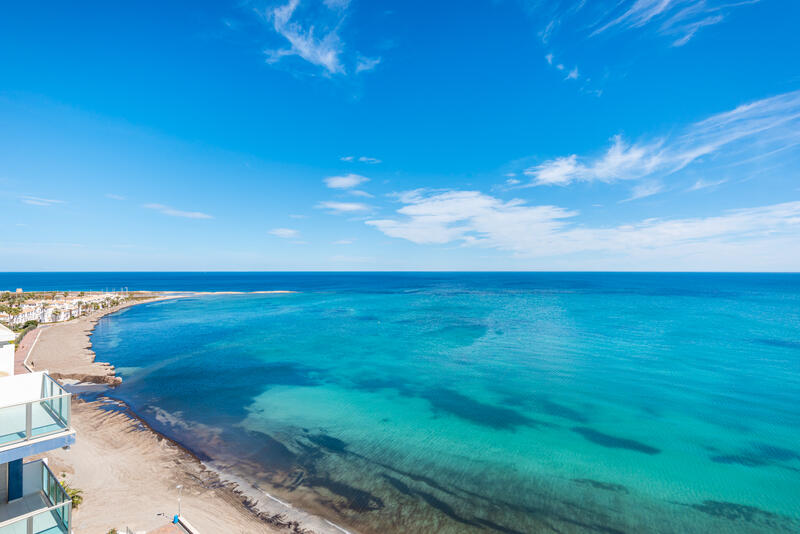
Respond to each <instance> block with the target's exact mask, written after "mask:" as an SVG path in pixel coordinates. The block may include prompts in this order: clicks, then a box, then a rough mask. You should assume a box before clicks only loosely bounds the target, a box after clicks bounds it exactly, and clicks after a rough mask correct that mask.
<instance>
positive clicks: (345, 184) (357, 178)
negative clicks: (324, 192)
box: [323, 174, 369, 189]
mask: <svg viewBox="0 0 800 534" xmlns="http://www.w3.org/2000/svg"><path fill="white" fill-rule="evenodd" d="M323 181H324V182H325V185H326V186H328V187H329V188H331V189H350V188H352V187H356V186H358V185H360V184H363V183H364V182H369V178H367V177H366V176H361V175H360V174H345V175H342V176H329V177H327V178H325V179H324V180H323Z"/></svg>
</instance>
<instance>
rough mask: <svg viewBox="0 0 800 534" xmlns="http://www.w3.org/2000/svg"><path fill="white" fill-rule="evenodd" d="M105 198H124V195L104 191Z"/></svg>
mask: <svg viewBox="0 0 800 534" xmlns="http://www.w3.org/2000/svg"><path fill="white" fill-rule="evenodd" d="M106 198H110V199H111V200H125V197H123V196H122V195H115V194H114V193H106Z"/></svg>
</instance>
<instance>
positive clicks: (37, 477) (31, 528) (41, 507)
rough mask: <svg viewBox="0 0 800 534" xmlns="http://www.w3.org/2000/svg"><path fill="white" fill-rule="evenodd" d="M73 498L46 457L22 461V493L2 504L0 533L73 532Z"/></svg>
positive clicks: (65, 533) (59, 533) (66, 533)
mask: <svg viewBox="0 0 800 534" xmlns="http://www.w3.org/2000/svg"><path fill="white" fill-rule="evenodd" d="M71 514H72V500H71V499H70V498H69V495H67V492H66V491H64V488H63V487H61V484H59V483H58V479H57V478H56V476H55V475H54V474H53V472H52V471H50V468H48V467H47V464H46V463H44V462H43V461H42V460H36V461H35V462H29V463H26V464H23V465H22V497H21V498H19V499H15V500H13V501H11V502H9V503H3V504H0V534H69V531H70V530H69V526H70V519H71Z"/></svg>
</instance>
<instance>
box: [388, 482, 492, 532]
mask: <svg viewBox="0 0 800 534" xmlns="http://www.w3.org/2000/svg"><path fill="white" fill-rule="evenodd" d="M383 478H385V479H386V481H387V482H389V484H391V485H392V487H394V488H395V489H397V490H398V491H399V492H400V493H403V494H405V495H409V496H416V497H419V498H421V499H422V500H423V501H425V502H426V503H427V504H428V506H430V507H431V508H435V509H436V510H439V511H440V512H441V513H443V514H444V515H446V516H447V517H449V518H450V519H452V520H453V521H457V522H459V523H463V524H465V525H470V526H478V523H476V522H475V521H472V520H470V519H467V518H465V517H462V516H460V515H459V514H458V513H457V512H456V511H455V510H454V509H453V507H452V506H450V505H449V504H447V503H446V502H444V501H442V500H440V499H438V498H436V497H435V496H433V495H432V494H431V493H428V492H425V491H420V490H416V489H412V488H411V487H409V486H408V485H406V484H405V483H403V482H402V481H400V480H398V479H396V478H394V477H390V476H389V475H383Z"/></svg>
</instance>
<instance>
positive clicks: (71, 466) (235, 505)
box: [18, 296, 342, 534]
mask: <svg viewBox="0 0 800 534" xmlns="http://www.w3.org/2000/svg"><path fill="white" fill-rule="evenodd" d="M167 298H178V297H176V296H159V297H154V298H151V299H148V301H153V300H157V299H167ZM140 302H143V301H141V300H140V301H137V302H133V303H126V304H123V305H121V306H118V307H116V308H113V309H109V310H102V311H101V312H96V313H95V314H93V315H91V316H87V317H81V318H79V319H75V320H72V321H68V322H65V323H59V324H54V325H49V326H43V327H40V328H39V329H37V330H36V331H34V332H31V333H29V334H28V336H26V339H25V340H24V342H23V343H22V344H21V347H20V351H19V353H18V359H20V360H21V359H24V358H25V356H27V357H28V364H29V365H30V366H31V367H33V368H34V370H44V369H47V370H49V372H50V374H51V375H52V376H54V377H56V378H59V379H61V380H64V381H66V382H68V383H70V382H71V383H75V382H81V383H84V384H85V383H91V384H98V385H97V386H95V387H98V388H101V387H104V386H110V387H113V385H114V384H116V383H117V382H118V381H119V379H118V378H117V377H115V376H114V368H113V366H112V365H110V364H108V363H103V362H95V361H94V353H93V352H92V350H91V342H90V339H89V336H90V334H91V331H92V329H93V328H94V325H95V324H96V323H97V321H98V320H99V319H100V318H101V317H102V316H104V315H107V314H109V313H114V312H116V311H119V310H120V309H122V308H124V307H126V306H130V305H134V304H137V303H140ZM31 347H33V348H32V350H31ZM29 351H30V354H28V352H29ZM112 391H113V390H112ZM72 426H73V427H74V428H75V430H76V431H77V435H78V439H77V442H76V444H75V445H74V446H72V447H71V448H70V450H67V451H64V450H56V451H50V452H48V453H47V454H46V456H47V457H48V458H49V462H50V464H51V466H52V468H53V471H54V472H55V473H57V474H58V475H61V474H62V473H63V474H65V477H64V479H63V480H64V481H65V482H66V483H67V484H68V485H69V486H71V487H73V488H78V489H80V490H82V491H83V498H84V499H83V503H82V504H81V505H80V506H79V507H78V509H77V510H74V511H73V523H74V525H73V529H74V532H75V534H96V533H105V532H108V530H109V529H111V528H116V529H118V530H119V531H121V532H124V531H125V530H124V529H125V528H130V529H131V531H132V532H134V533H140V532H142V533H144V532H150V531H152V530H154V529H157V528H160V527H162V526H164V525H167V524H168V523H169V521H170V519H171V518H172V516H173V515H174V514H175V513H177V508H178V493H179V490H178V489H177V488H176V487H177V486H178V485H182V486H183V490H182V501H181V509H182V514H183V515H184V516H185V517H187V519H189V521H190V522H191V523H192V525H194V526H195V527H196V528H197V529H198V530H199V531H200V532H203V533H204V534H206V533H256V532H264V533H280V532H304V533H311V532H339V533H341V532H342V531H341V530H340V529H336V528H334V527H331V526H330V524H329V523H327V522H326V521H325V520H324V519H321V518H317V517H313V516H310V515H308V514H305V513H304V512H302V511H300V510H298V509H295V508H292V507H286V506H284V505H282V504H280V503H278V502H274V501H272V500H270V499H269V498H268V497H267V496H266V495H264V498H263V499H256V498H254V497H255V496H258V495H259V492H258V490H255V488H251V487H248V488H240V487H239V486H237V485H236V484H235V483H233V482H229V481H224V480H222V479H221V478H220V476H219V475H218V474H217V473H215V472H214V471H213V470H211V469H208V468H207V467H206V466H205V465H204V464H203V463H202V462H201V461H200V460H198V459H197V458H196V457H194V456H193V455H192V454H190V453H189V452H188V451H186V450H185V449H183V448H182V447H181V446H180V445H179V444H177V443H175V442H173V441H171V440H170V439H168V438H166V437H164V436H162V435H160V434H158V433H157V432H155V431H153V430H151V429H150V428H149V427H148V426H147V425H146V424H145V423H144V422H143V421H141V420H139V419H138V418H137V417H136V416H135V415H134V414H133V412H132V411H130V410H129V409H128V407H127V406H126V405H125V404H124V403H120V402H118V401H114V400H111V399H108V398H104V397H102V396H100V397H99V400H96V401H91V402H87V401H84V400H82V399H79V398H77V397H75V396H74V397H73V402H72Z"/></svg>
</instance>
